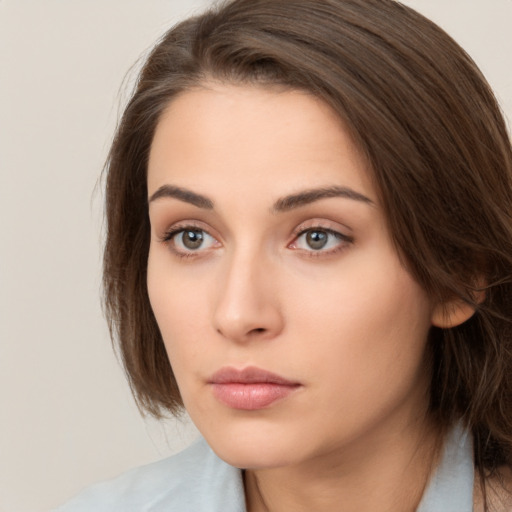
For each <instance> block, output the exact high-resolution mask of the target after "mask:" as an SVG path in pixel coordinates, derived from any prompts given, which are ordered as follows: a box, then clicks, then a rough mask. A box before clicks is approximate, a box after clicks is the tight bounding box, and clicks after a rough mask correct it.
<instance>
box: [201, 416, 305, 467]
mask: <svg viewBox="0 0 512 512" xmlns="http://www.w3.org/2000/svg"><path fill="white" fill-rule="evenodd" d="M200 430H201V429H200ZM280 430H281V429H275V428H263V427H262V426H261V425H259V426H258V425H254V427H253V428H250V427H242V428H229V427H227V428H225V429H224V430H223V431H222V432H218V431H217V432H202V434H203V437H204V438H205V439H206V441H207V442H208V444H209V445H210V447H211V448H212V450H213V451H214V452H215V453H216V454H217V455H218V457H220V458H221V459H222V460H224V461H225V462H227V463H228V464H230V465H231V466H234V467H237V468H241V469H264V468H267V469H270V468H276V467H284V466H289V465H293V464H294V463H297V462H298V459H299V458H300V454H299V451H298V450H297V446H301V444H302V445H303V444H304V443H299V444H297V442H296V440H295V438H294V436H293V435H292V434H291V433H290V432H289V431H287V432H286V431H284V429H283V431H280Z"/></svg>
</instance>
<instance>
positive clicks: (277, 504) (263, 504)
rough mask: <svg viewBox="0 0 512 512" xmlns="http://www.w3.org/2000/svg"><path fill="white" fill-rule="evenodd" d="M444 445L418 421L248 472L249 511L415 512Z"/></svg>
mask: <svg viewBox="0 0 512 512" xmlns="http://www.w3.org/2000/svg"><path fill="white" fill-rule="evenodd" d="M440 447H441V435H440V432H439V429H437V428H435V427H434V426H433V425H432V424H430V422H429V423H428V424H425V422H421V423H420V422H418V424H417V425H408V427H407V428H404V427H403V426H402V427H401V428H396V429H395V430H394V431H393V430H387V431H386V430H384V431H383V429H382V428H379V429H378V431H375V432H368V433H366V434H365V435H362V436H361V438H360V439H358V440H356V441H355V442H354V443H351V446H350V448H344V449H340V450H332V451H331V452H330V453H329V454H327V455H323V456H318V457H316V458H313V459H311V460H308V461H307V462H304V463H301V464H298V465H295V466H291V467H283V468H271V469H261V470H248V471H246V472H245V477H244V478H245V486H246V501H247V508H248V512H284V511H289V510H293V511H294V512H306V511H308V512H309V511H311V510H315V511H318V512H331V511H332V512H349V511H350V512H353V511H354V510H357V511H358V512H374V511H375V510H379V511H382V512H388V511H389V512H391V511H393V512H413V511H414V510H416V508H417V506H418V504H419V502H420V500H421V497H422V495H423V492H424V489H425V486H426V483H427V481H428V478H429V476H430V474H431V472H432V469H433V467H434V466H435V464H436V462H437V459H438V456H439V453H440Z"/></svg>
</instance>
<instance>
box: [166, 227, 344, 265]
mask: <svg viewBox="0 0 512 512" xmlns="http://www.w3.org/2000/svg"><path fill="white" fill-rule="evenodd" d="M186 231H200V232H202V233H205V234H206V235H207V236H209V237H211V238H212V239H214V240H215V238H214V237H213V236H212V235H210V233H208V231H206V230H205V229H204V228H202V227H201V226H198V225H195V224H190V223H189V224H184V225H177V226H174V227H173V228H171V229H170V230H169V231H167V232H166V233H164V235H163V236H162V237H161V239H160V241H161V242H162V243H164V244H167V245H168V246H169V247H170V249H171V251H172V252H173V254H174V255H175V256H177V257H178V258H180V259H186V258H197V257H199V256H201V252H203V251H200V250H198V251H193V250H189V251H182V250H179V249H177V248H176V246H175V245H174V244H173V240H174V238H175V237H176V236H177V235H179V234H180V233H184V232H186ZM314 232H321V233H326V234H328V235H330V236H332V237H334V238H336V239H337V240H339V243H338V244H336V246H335V247H334V248H332V249H328V250H322V248H320V249H318V250H314V249H309V250H308V249H301V248H298V247H292V246H293V245H294V244H296V243H297V241H298V240H299V239H300V237H302V236H304V235H306V234H307V233H314ZM293 236H294V238H293V241H292V242H291V243H290V244H288V245H287V247H288V248H291V249H293V250H297V251H301V253H303V254H304V255H306V256H307V257H311V258H318V257H322V256H331V255H333V254H336V253H338V252H339V251H342V250H344V249H345V248H346V247H347V245H349V244H352V243H353V242H354V239H353V237H351V236H348V235H345V234H343V233H340V232H339V231H336V230H334V229H331V228H328V227H323V226H321V225H315V226H310V227H307V228H304V227H302V226H299V227H298V228H297V229H296V230H295V232H294V233H293ZM327 243H328V242H327Z"/></svg>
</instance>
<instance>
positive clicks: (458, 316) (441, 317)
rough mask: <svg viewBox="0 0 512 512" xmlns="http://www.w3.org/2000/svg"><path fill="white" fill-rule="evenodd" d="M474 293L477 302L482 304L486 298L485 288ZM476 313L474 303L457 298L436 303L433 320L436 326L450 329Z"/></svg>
mask: <svg viewBox="0 0 512 512" xmlns="http://www.w3.org/2000/svg"><path fill="white" fill-rule="evenodd" d="M473 295H474V301H475V303H476V304H481V303H482V302H483V301H484V300H485V291H484V290H479V291H476V292H474V294H473ZM474 313H475V306H474V305H473V304H470V303H469V302H466V301H465V300H462V299H460V298H456V299H453V300H448V301H446V302H442V303H440V304H438V305H436V306H435V307H434V310H433V311H432V318H431V322H432V325H434V326H435V327H440V328H441V329H450V328H451V327H457V325H461V324H463V323H464V322H465V321H466V320H469V319H470V318H471V317H472V316H473V315H474Z"/></svg>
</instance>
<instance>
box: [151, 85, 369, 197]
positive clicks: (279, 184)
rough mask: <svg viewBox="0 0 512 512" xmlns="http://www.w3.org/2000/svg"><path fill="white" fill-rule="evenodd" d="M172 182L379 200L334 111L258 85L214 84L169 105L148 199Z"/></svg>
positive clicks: (157, 139)
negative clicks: (330, 191) (355, 193)
mask: <svg viewBox="0 0 512 512" xmlns="http://www.w3.org/2000/svg"><path fill="white" fill-rule="evenodd" d="M168 182H172V183H173V184H175V185H177V186H184V187H193V188H195V189H198V191H199V192H201V191H203V192H205V193H208V192H209V191H210V190H212V189H213V190H216V189H218V188H219V185H224V186H229V188H230V191H231V193H242V194H250V193H251V191H255V190H258V191H259V192H260V193H265V194H270V195H271V196H276V195H280V194H283V193H289V192H290V187H291V186H292V187H293V186H295V187H297V188H304V187H305V186H308V187H311V186H327V185H332V184H337V185H342V186H350V187H352V188H355V189H359V190H361V192H362V193H365V194H366V195H368V194H370V196H372V199H374V198H375V197H374V196H375V194H374V193H373V189H372V186H371V184H370V181H369V173H368V165H367V163H366V161H365V159H364V158H363V156H362V155H361V153H360V152H359V151H358V149H357V147H356V146H355V144H354V143H353V141H352V139H351V137H350V136H349V134H348V131H347V130H346V129H345V127H344V126H343V124H342V122H341V121H340V119H339V118H338V117H337V115H336V114H335V113H334V112H333V111H332V110H331V109H330V107H328V106H327V105H326V104H325V103H324V102H322V101H321V100H319V99H318V98H315V97H314V96H312V95H310V94H307V93H305V92H301V91H297V90H284V89H282V88H280V89H277V88H274V87H263V86H255V85H226V84H208V85H207V86H205V87H202V88H198V89H194V90H190V91H187V92H184V93H182V94H180V95H179V96H178V97H176V98H175V99H174V100H173V101H172V102H171V103H170V105H169V106H168V108H167V109H166V110H165V112H164V114H163V115H162V117H161V119H160V122H159V123H158V125H157V129H156V132H155V136H154V139H153V143H152V146H151V151H150V158H149V166H148V192H149V194H150V195H151V193H153V192H154V191H155V190H157V189H158V187H160V186H162V185H163V184H166V183H168Z"/></svg>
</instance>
